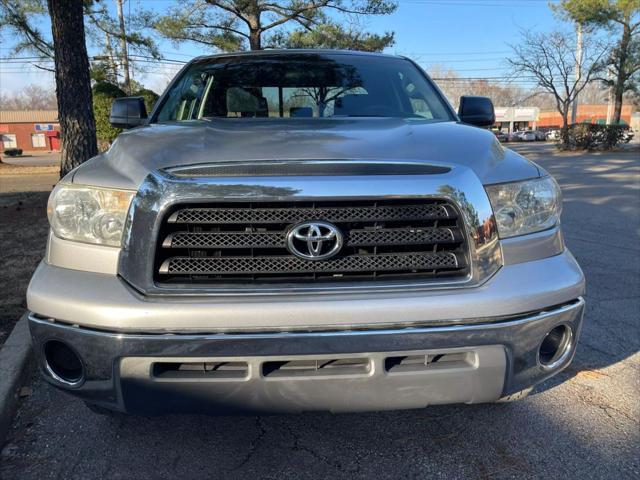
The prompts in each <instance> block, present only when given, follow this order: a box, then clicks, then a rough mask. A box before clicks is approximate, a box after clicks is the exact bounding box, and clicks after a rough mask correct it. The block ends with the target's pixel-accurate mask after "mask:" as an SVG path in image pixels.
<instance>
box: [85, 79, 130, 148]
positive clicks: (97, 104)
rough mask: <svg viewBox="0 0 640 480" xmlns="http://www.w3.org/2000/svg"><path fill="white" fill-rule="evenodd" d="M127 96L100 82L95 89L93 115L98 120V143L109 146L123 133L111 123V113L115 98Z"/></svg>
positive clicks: (118, 89) (117, 89)
mask: <svg viewBox="0 0 640 480" xmlns="http://www.w3.org/2000/svg"><path fill="white" fill-rule="evenodd" d="M124 96H126V94H125V93H124V92H123V91H122V90H121V89H120V87H118V86H117V85H113V84H111V83H106V82H100V83H96V84H95V86H94V87H93V115H94V116H95V118H96V136H97V137H98V143H99V144H102V145H105V144H106V145H108V144H109V143H111V142H113V140H114V139H115V138H116V137H117V136H118V134H119V133H120V132H121V131H122V130H121V129H120V128H115V127H114V126H112V125H111V124H110V123H109V113H111V104H112V103H113V99H114V98H120V97H124Z"/></svg>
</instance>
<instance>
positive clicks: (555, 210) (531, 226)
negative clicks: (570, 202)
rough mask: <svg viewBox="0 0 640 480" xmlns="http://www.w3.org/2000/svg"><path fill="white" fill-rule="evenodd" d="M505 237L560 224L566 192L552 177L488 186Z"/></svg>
mask: <svg viewBox="0 0 640 480" xmlns="http://www.w3.org/2000/svg"><path fill="white" fill-rule="evenodd" d="M486 190H487V193H488V194H489V200H490V201H491V206H492V207H493V212H494V215H495V217H496V223H497V224H498V233H499V234H500V237H501V238H508V237H515V236H516V235H526V234H527V233H533V232H539V231H541V230H546V229H548V228H551V227H553V226H554V225H556V224H557V223H558V222H559V221H560V213H561V212H562V193H561V192H560V187H559V186H558V184H557V183H556V181H555V180H554V179H553V178H551V177H544V178H539V179H536V180H527V181H525V182H516V183H503V184H501V185H490V186H488V187H486Z"/></svg>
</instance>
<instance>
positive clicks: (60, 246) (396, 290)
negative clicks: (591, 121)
mask: <svg viewBox="0 0 640 480" xmlns="http://www.w3.org/2000/svg"><path fill="white" fill-rule="evenodd" d="M301 109H303V110H301ZM494 122H495V115H494V110H493V105H492V104H491V101H490V100H489V99H487V98H482V97H462V98H461V100H460V107H459V110H458V113H457V114H456V112H454V111H453V110H452V109H451V107H450V106H449V103H448V102H447V100H446V99H445V98H444V96H443V95H442V94H441V93H440V91H439V90H438V89H437V88H436V86H435V85H434V84H433V82H432V81H431V80H430V79H429V77H428V76H427V75H426V74H425V73H424V72H423V71H422V70H421V69H420V68H419V67H418V66H417V65H416V64H415V63H413V62H412V61H410V60H408V59H405V58H401V57H394V56H389V55H382V54H368V53H353V52H348V53H347V52H334V51H316V50H285V51H271V50H266V51H261V52H251V53H242V54H225V55H218V56H209V57H199V58H197V59H195V60H193V61H191V62H190V63H189V64H188V65H187V66H186V67H185V68H184V69H183V70H182V71H181V72H180V73H179V74H178V76H177V77H176V78H175V79H174V80H173V82H172V83H171V84H170V85H169V87H168V89H167V91H166V92H165V93H164V94H163V95H162V97H161V98H160V99H159V101H158V103H157V105H156V107H155V108H154V110H153V112H152V113H151V115H150V116H148V117H147V113H146V111H145V108H144V102H143V100H142V98H141V97H130V98H119V99H116V100H115V101H114V103H113V107H112V112H111V123H112V124H113V125H114V126H117V127H122V128H125V129H127V130H126V131H125V132H124V133H121V134H120V136H119V137H118V138H117V139H116V140H115V142H114V143H113V145H112V146H111V148H110V149H109V150H108V151H107V152H105V153H102V154H100V155H98V156H97V157H95V158H94V159H92V160H90V161H88V162H86V163H84V164H83V165H81V166H80V167H79V168H77V169H75V170H74V171H73V172H71V173H70V174H69V175H67V176H66V177H65V178H64V179H62V180H61V181H60V182H59V183H58V185H57V186H56V187H55V189H54V190H53V192H52V193H51V196H50V199H49V205H48V213H49V221H50V225H51V231H50V235H49V239H48V247H47V249H46V255H45V258H44V260H43V262H42V263H41V264H40V265H39V266H38V268H37V270H36V271H35V273H34V275H33V278H32V280H31V283H30V285H29V288H28V292H27V303H28V308H29V311H30V313H29V320H28V323H29V327H30V330H31V337H32V339H33V343H34V347H35V348H34V352H35V355H36V357H37V361H38V364H39V366H40V367H41V371H42V374H43V376H44V378H45V379H46V380H47V381H48V382H50V383H51V384H52V385H54V386H56V387H58V388H60V389H62V390H64V391H66V392H68V393H70V394H72V395H75V396H77V397H79V398H81V399H82V400H84V401H85V402H87V404H88V405H89V406H90V408H92V409H93V410H95V411H98V412H101V413H106V412H108V411H118V412H128V413H135V414H160V413H166V412H200V413H220V412H229V411H255V412H264V411H267V412H304V411H310V410H329V411H365V410H385V409H402V408H419V407H424V406H427V405H431V404H446V403H482V402H495V401H508V400H514V399H517V398H521V397H522V396H524V395H526V393H527V392H528V391H529V390H530V389H531V388H532V387H533V386H534V385H535V384H537V383H539V382H541V381H543V380H545V379H547V378H549V377H551V376H553V375H555V374H557V373H558V372H560V371H561V370H562V369H564V368H565V367H567V365H569V363H570V362H571V360H572V357H573V355H574V352H575V348H576V343H577V340H578V335H579V333H580V327H581V322H582V313H583V309H584V300H583V294H584V289H585V283H584V276H583V274H582V272H581V270H580V267H579V266H578V264H577V263H576V260H575V259H574V258H573V256H572V255H571V253H569V251H568V250H567V249H566V247H565V245H564V242H563V241H562V234H561V227H560V212H561V208H562V205H561V202H562V200H561V194H560V189H559V187H558V184H557V183H556V182H555V180H554V179H553V178H552V177H551V176H550V175H549V174H548V173H547V172H545V171H544V170H543V169H542V168H541V167H539V166H537V165H535V164H534V163H532V162H530V161H529V160H527V159H526V158H524V157H522V156H521V155H519V154H517V153H515V152H513V151H511V150H508V149H504V148H496V141H495V137H494V135H493V134H492V133H491V132H490V131H488V130H486V129H484V128H478V127H489V126H490V125H492V124H493V123H494Z"/></svg>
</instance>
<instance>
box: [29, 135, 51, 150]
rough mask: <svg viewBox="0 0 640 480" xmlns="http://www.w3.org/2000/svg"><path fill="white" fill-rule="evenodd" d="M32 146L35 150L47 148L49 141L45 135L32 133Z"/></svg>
mask: <svg viewBox="0 0 640 480" xmlns="http://www.w3.org/2000/svg"><path fill="white" fill-rule="evenodd" d="M31 145H32V146H33V147H34V148H44V147H46V146H47V139H46V137H45V135H44V133H32V134H31Z"/></svg>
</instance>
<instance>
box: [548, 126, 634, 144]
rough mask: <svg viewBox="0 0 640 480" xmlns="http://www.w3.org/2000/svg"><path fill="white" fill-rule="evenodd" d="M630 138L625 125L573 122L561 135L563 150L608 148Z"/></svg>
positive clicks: (625, 141)
mask: <svg viewBox="0 0 640 480" xmlns="http://www.w3.org/2000/svg"><path fill="white" fill-rule="evenodd" d="M631 138H632V135H630V134H629V127H628V126H627V125H599V124H592V123H575V124H573V125H570V126H569V127H568V128H567V130H566V131H565V132H563V134H562V135H561V142H560V143H559V147H560V148H561V149H563V150H610V149H612V148H614V147H616V146H617V145H619V144H621V143H628V142H629V141H630V140H631Z"/></svg>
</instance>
